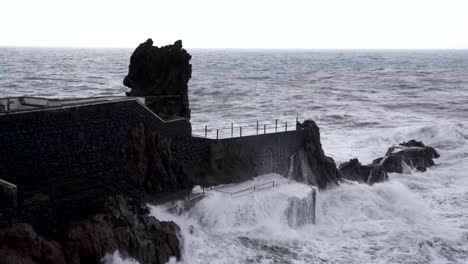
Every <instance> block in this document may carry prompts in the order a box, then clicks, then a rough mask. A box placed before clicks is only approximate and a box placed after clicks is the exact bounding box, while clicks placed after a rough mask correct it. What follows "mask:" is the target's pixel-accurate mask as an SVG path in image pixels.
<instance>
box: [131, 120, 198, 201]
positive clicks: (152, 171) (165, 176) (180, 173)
mask: <svg viewBox="0 0 468 264" xmlns="http://www.w3.org/2000/svg"><path fill="white" fill-rule="evenodd" d="M172 140H173V139H172V138H162V137H160V136H159V134H158V133H157V132H156V131H154V130H151V129H150V128H148V127H147V126H146V125H145V124H143V123H140V124H139V125H138V127H135V128H134V129H132V130H130V131H129V135H128V140H127V142H126V143H125V144H124V145H123V146H122V160H123V163H124V167H125V170H126V175H128V177H130V178H131V181H132V182H133V183H134V184H136V185H137V188H138V189H139V190H144V191H145V193H146V194H148V195H155V194H160V193H163V192H165V193H167V192H174V191H178V190H182V189H187V188H189V187H190V186H189V177H188V175H187V174H186V173H185V171H184V169H183V166H182V164H180V162H179V161H178V160H177V159H175V158H174V157H173V155H172V150H171V143H172Z"/></svg>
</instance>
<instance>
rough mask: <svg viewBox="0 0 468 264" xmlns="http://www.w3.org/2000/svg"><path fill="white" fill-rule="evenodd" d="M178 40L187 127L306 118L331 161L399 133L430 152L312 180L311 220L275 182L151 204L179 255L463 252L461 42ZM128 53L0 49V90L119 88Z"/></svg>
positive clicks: (430, 258) (379, 150)
mask: <svg viewBox="0 0 468 264" xmlns="http://www.w3.org/2000/svg"><path fill="white" fill-rule="evenodd" d="M189 52H190V53H191V54H192V56H193V58H192V65H193V74H192V79H191V80H190V83H189V90H190V104H191V108H192V124H193V127H194V129H195V130H197V129H201V128H203V127H204V126H205V125H208V126H209V127H210V128H215V127H216V128H217V127H229V126H230V123H231V122H233V123H235V124H236V125H251V124H255V122H256V121H257V120H260V121H261V122H273V121H274V119H279V120H280V122H281V123H282V122H290V124H293V122H294V121H295V118H296V117H299V118H300V119H301V120H303V119H305V118H312V119H314V120H315V121H316V122H317V123H318V125H319V127H320V129H321V135H322V144H323V147H324V149H325V152H326V153H327V154H328V155H330V156H332V157H333V158H334V159H335V161H336V162H337V163H338V164H340V163H342V162H344V161H346V160H348V159H350V158H353V157H358V158H359V159H360V160H361V162H363V163H366V162H370V161H371V160H372V159H374V158H377V157H380V156H382V155H383V154H385V152H386V150H387V148H388V147H390V146H391V145H393V144H397V143H400V142H402V141H407V140H410V139H417V140H423V142H424V143H426V144H430V145H432V146H434V147H435V148H436V149H437V150H439V152H440V154H441V158H440V159H438V160H436V163H437V166H436V167H434V168H431V169H429V170H428V171H427V172H425V173H419V172H414V171H408V172H407V173H404V174H400V175H398V174H391V175H390V181H389V182H386V183H382V184H376V185H374V186H367V185H362V184H349V185H348V184H347V185H342V186H340V187H338V188H336V189H333V190H330V191H326V192H321V193H320V194H319V196H318V206H319V208H318V216H317V217H318V219H317V221H318V223H317V225H310V226H304V227H301V228H290V227H289V226H288V225H287V223H286V222H285V219H284V216H283V215H284V208H283V206H285V205H284V203H283V201H284V200H285V199H287V197H289V196H294V195H298V193H301V192H303V191H302V189H301V188H303V187H301V186H299V185H298V186H296V185H294V184H293V185H288V184H287V183H285V186H284V188H283V189H281V188H279V189H278V190H277V191H271V192H264V193H263V194H261V195H260V194H259V195H256V196H254V197H249V198H246V199H245V200H237V201H234V202H233V201H231V200H226V199H224V198H223V197H215V196H213V197H208V198H207V199H206V200H204V201H203V202H202V203H200V204H199V205H198V206H197V207H195V208H194V209H193V210H192V211H191V212H189V213H188V214H187V215H184V216H173V215H169V214H167V213H164V212H162V210H161V209H160V208H157V207H154V208H152V211H153V214H155V216H156V217H158V218H160V219H171V220H174V221H176V222H177V223H178V224H179V225H180V226H181V228H182V235H183V237H184V249H183V250H184V263H468V145H467V143H468V51H286V50H189ZM131 53H132V50H130V49H120V50H119V49H36V48H0V94H1V95H0V96H1V97H11V96H21V95H29V96H41V97H59V98H64V97H67V98H68V97H89V96H107V95H123V94H124V92H125V91H128V89H127V88H126V87H124V86H123V85H122V80H123V78H124V76H125V75H126V73H127V69H128V63H129V58H130V55H131ZM0 129H1V128H0ZM262 177H267V178H269V179H270V178H271V177H273V178H274V177H277V176H275V175H266V176H262ZM226 204H229V206H226ZM190 226H192V227H193V228H192V227H190ZM189 229H191V230H195V232H188V230H189ZM110 253H112V252H110ZM112 259H113V260H112ZM109 261H110V262H112V261H113V262H132V261H131V260H122V259H119V258H118V257H117V256H114V257H113V258H112V257H110V258H109Z"/></svg>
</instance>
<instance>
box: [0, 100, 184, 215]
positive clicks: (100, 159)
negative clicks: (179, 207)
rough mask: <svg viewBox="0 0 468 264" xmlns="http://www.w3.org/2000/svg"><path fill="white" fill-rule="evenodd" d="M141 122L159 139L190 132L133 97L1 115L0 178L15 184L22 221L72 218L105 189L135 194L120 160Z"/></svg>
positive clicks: (181, 123)
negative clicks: (128, 140) (155, 112)
mask: <svg viewBox="0 0 468 264" xmlns="http://www.w3.org/2000/svg"><path fill="white" fill-rule="evenodd" d="M140 123H144V124H146V125H147V126H148V127H150V128H152V129H154V130H156V131H158V133H160V135H161V136H164V137H173V138H177V137H181V138H183V137H190V134H191V128H190V123H189V122H188V121H186V120H185V119H184V120H179V121H173V122H167V123H165V122H164V121H162V120H161V119H159V117H157V116H156V115H154V114H153V113H152V112H151V111H149V110H148V109H147V108H145V107H144V106H143V105H141V104H140V103H139V102H137V101H136V100H135V99H128V100H122V101H111V102H106V103H98V104H88V105H81V106H74V107H65V108H57V109H53V108H52V109H45V110H40V111H29V112H23V113H15V114H3V115H0V128H1V129H0V178H2V179H5V180H7V181H9V182H11V183H13V184H16V185H17V186H18V208H19V209H20V210H19V211H20V212H22V214H23V217H24V218H27V219H33V218H35V214H38V215H39V216H40V217H41V218H46V217H47V215H51V217H52V218H55V217H56V216H57V215H59V214H62V212H63V214H62V215H63V217H64V218H67V219H68V218H72V219H73V218H74V214H76V213H77V212H82V213H83V214H84V213H86V212H87V211H89V210H91V209H92V208H93V204H96V203H97V202H98V201H99V200H101V199H103V198H105V197H106V196H107V195H108V194H110V193H122V192H123V193H129V192H132V193H133V194H134V195H138V193H139V191H138V190H134V189H132V188H131V185H129V184H127V178H126V177H125V175H124V172H123V171H124V170H123V168H122V162H121V161H120V160H119V159H120V158H121V153H120V152H121V147H122V145H123V144H124V143H125V142H126V141H127V138H128V133H129V130H130V129H132V128H134V127H136V126H137V125H138V124H140ZM41 205H45V206H41ZM35 208H36V209H35ZM21 209H27V210H21ZM57 212H60V213H57ZM79 216H80V215H76V217H78V218H79ZM51 220H52V219H51ZM31 221H32V220H31Z"/></svg>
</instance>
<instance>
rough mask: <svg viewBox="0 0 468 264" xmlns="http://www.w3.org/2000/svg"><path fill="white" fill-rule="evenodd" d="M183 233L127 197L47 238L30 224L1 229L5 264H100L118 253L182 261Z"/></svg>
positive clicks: (0, 256)
mask: <svg viewBox="0 0 468 264" xmlns="http://www.w3.org/2000/svg"><path fill="white" fill-rule="evenodd" d="M179 231H180V229H179V227H178V226H177V225H176V224H175V223H173V222H161V221H158V220H157V219H156V218H154V217H151V216H148V215H147V209H146V208H143V207H141V206H139V204H138V203H137V204H134V203H133V201H132V200H131V199H129V198H125V197H123V196H113V197H110V198H109V199H108V200H107V201H106V203H105V204H104V205H103V207H102V211H100V212H97V213H96V214H94V215H92V216H90V217H89V218H87V219H85V220H82V221H79V222H75V223H71V224H69V225H68V226H67V227H66V228H65V229H63V230H58V231H57V232H56V233H55V234H53V235H49V236H48V237H45V236H41V235H39V234H37V233H36V231H35V230H34V229H33V227H32V226H31V225H29V224H15V225H12V226H10V227H6V228H3V229H1V230H0V241H2V243H1V245H0V259H1V260H0V263H31V264H33V263H54V264H62V263H63V264H65V263H68V264H75V263H76V264H78V263H100V261H101V259H102V258H103V257H104V256H105V255H106V254H107V253H112V252H114V251H115V250H119V251H120V252H122V253H123V254H126V255H128V256H130V257H132V258H135V259H136V260H138V261H139V262H140V263H166V262H167V261H168V260H169V257H171V256H175V257H176V258H178V259H180V257H181V252H180V243H179V240H178V233H179Z"/></svg>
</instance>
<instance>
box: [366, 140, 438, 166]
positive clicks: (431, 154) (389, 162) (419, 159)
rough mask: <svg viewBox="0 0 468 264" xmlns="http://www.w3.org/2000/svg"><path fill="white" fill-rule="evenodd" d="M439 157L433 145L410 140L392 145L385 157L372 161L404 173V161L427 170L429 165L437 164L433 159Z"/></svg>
mask: <svg viewBox="0 0 468 264" xmlns="http://www.w3.org/2000/svg"><path fill="white" fill-rule="evenodd" d="M438 157H439V153H437V151H436V150H435V149H434V148H433V147H430V146H426V145H424V144H423V143H422V142H421V141H416V140H410V141H408V142H403V143H401V144H399V145H398V146H393V147H390V148H389V149H388V151H387V153H386V154H385V157H383V158H378V159H376V160H374V161H373V162H372V163H373V164H375V165H377V164H379V165H382V167H383V168H384V170H385V171H386V172H396V173H403V163H405V164H406V165H408V166H409V167H411V168H415V169H417V170H418V171H426V169H427V168H428V167H432V166H434V165H435V163H434V161H433V159H435V158H438Z"/></svg>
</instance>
